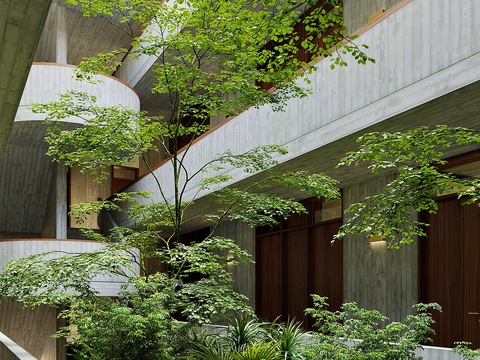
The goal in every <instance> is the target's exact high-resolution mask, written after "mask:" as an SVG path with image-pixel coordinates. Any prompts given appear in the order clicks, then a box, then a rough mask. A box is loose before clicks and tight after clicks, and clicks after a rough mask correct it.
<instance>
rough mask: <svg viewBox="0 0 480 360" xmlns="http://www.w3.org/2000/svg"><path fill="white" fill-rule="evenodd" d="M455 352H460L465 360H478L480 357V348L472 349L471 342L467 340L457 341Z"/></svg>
mask: <svg viewBox="0 0 480 360" xmlns="http://www.w3.org/2000/svg"><path fill="white" fill-rule="evenodd" d="M455 345H456V346H455V348H454V349H453V352H454V353H456V354H460V355H461V356H462V359H463V360H476V359H478V358H480V349H476V350H472V349H471V348H470V347H469V346H470V345H471V343H469V342H466V341H459V342H456V343H455Z"/></svg>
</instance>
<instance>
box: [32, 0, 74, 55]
mask: <svg viewBox="0 0 480 360" xmlns="http://www.w3.org/2000/svg"><path fill="white" fill-rule="evenodd" d="M35 61H43V62H56V63H60V64H66V63H67V24H66V8H65V7H63V6H61V5H59V4H57V3H55V2H54V3H53V4H52V6H51V8H50V12H49V13H48V18H47V21H46V24H45V27H44V29H43V33H42V37H41V38H40V43H39V46H38V49H37V53H36V55H35Z"/></svg>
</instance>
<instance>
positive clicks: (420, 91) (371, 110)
mask: <svg viewBox="0 0 480 360" xmlns="http://www.w3.org/2000/svg"><path fill="white" fill-rule="evenodd" d="M478 16H480V2H475V1H459V2H452V1H449V0H416V1H411V0H404V1H400V2H399V3H398V4H396V5H395V6H393V7H392V8H390V9H388V10H387V11H386V12H385V13H383V15H381V16H380V17H378V18H376V19H374V20H373V21H371V22H370V23H368V24H367V25H366V26H364V27H363V28H361V29H360V30H359V31H358V32H357V33H358V34H359V37H358V39H356V43H358V44H368V45H369V47H370V48H369V49H368V50H367V51H368V55H369V56H371V57H373V58H375V59H376V63H375V64H370V63H369V64H367V65H357V64H356V63H355V61H354V60H353V59H350V60H349V59H345V60H347V61H349V65H348V66H347V67H341V68H338V67H337V68H335V69H334V70H331V69H330V64H331V63H330V61H329V60H328V59H327V60H322V61H320V62H319V63H318V64H317V71H316V72H314V73H313V74H311V75H310V76H309V79H310V80H311V84H310V85H308V84H306V83H304V84H302V85H304V86H306V87H310V88H311V89H312V94H311V95H309V96H307V97H306V98H303V99H292V100H290V101H289V103H288V106H287V107H286V109H285V111H284V112H274V111H272V108H271V107H269V106H262V107H260V108H258V109H257V108H253V107H252V108H250V109H248V110H247V111H244V112H243V113H241V114H240V115H238V116H236V117H235V118H232V119H230V120H228V121H226V122H224V123H222V124H220V125H219V126H217V127H216V128H214V129H212V130H211V131H210V132H209V133H207V135H206V136H204V137H202V138H201V139H200V140H199V141H197V142H196V143H195V144H194V145H193V147H192V148H191V150H190V153H189V156H187V159H186V160H185V164H184V165H185V166H186V168H187V169H188V170H189V172H190V173H193V172H195V171H196V170H197V169H198V168H200V166H201V165H203V164H205V163H206V162H208V161H209V160H211V159H213V158H215V157H216V156H217V155H218V154H221V153H222V152H223V151H225V150H226V149H230V150H231V151H232V152H234V153H243V152H246V151H248V150H250V149H252V148H254V147H256V146H258V145H267V144H279V145H284V146H286V147H287V148H288V150H289V153H288V155H286V156H284V157H282V158H280V159H279V161H280V162H281V163H282V166H284V167H285V168H288V169H299V168H301V169H306V170H311V171H315V172H318V171H321V172H327V173H328V174H330V175H332V176H334V177H337V178H338V179H340V180H341V181H342V182H343V183H347V182H351V181H355V180H358V179H356V178H358V176H361V174H360V175H359V173H358V172H351V171H348V172H347V171H345V170H335V164H336V163H337V162H338V160H339V159H340V158H341V157H342V156H343V155H344V154H345V152H346V151H348V150H352V149H354V148H355V141H354V140H355V138H356V137H357V136H358V135H360V134H362V133H364V132H366V131H373V130H390V131H398V130H404V129H407V128H412V127H415V126H421V125H431V124H441V123H445V124H449V125H455V126H467V127H468V126H470V127H475V126H477V124H478V114H480V102H478V101H477V94H478V88H479V87H480V82H479V80H480V67H479V66H478V65H479V64H480V23H479V22H478V21H477V20H476V19H477V18H478ZM225 171H226V172H228V173H230V174H233V175H238V177H237V179H239V180H244V181H248V177H249V176H251V175H250V174H241V173H239V172H237V170H235V169H227V170H225ZM155 175H156V177H157V178H158V180H159V181H160V183H163V184H168V183H170V182H171V179H172V169H171V166H170V164H169V163H168V162H167V163H165V164H163V165H162V166H160V167H159V168H157V169H156V170H155ZM198 185H199V183H198V181H197V182H195V181H192V182H191V183H190V184H189V186H188V191H187V198H188V197H190V198H191V197H192V196H193V195H194V194H195V193H196V192H197V190H198ZM130 189H131V190H139V189H147V190H152V191H154V190H155V181H154V179H153V177H152V176H146V177H144V178H142V179H140V180H139V181H138V182H137V183H135V184H134V185H132V186H131V187H130ZM164 190H165V192H166V196H167V197H169V198H171V197H173V189H172V188H169V187H168V186H167V187H166V188H165V189H164ZM188 195H189V196H188ZM203 195H206V193H203ZM124 220H125V219H124ZM119 222H120V223H121V222H122V220H121V219H119Z"/></svg>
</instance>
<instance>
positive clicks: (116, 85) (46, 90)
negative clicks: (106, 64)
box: [15, 63, 140, 124]
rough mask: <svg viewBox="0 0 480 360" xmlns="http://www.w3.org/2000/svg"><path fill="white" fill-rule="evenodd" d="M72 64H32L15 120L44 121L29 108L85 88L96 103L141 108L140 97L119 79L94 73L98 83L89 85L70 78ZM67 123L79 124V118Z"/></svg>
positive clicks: (73, 68)
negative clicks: (94, 97) (95, 98)
mask: <svg viewBox="0 0 480 360" xmlns="http://www.w3.org/2000/svg"><path fill="white" fill-rule="evenodd" d="M74 70H75V67H74V66H70V65H64V64H56V63H33V65H32V68H31V70H30V75H29V76H28V80H27V84H26V86H25V89H24V91H23V95H22V99H21V100H20V106H19V108H18V111H17V115H16V117H15V121H26V120H43V119H44V118H45V116H44V115H43V114H34V113H33V112H32V111H30V110H29V109H28V106H30V105H32V104H33V103H42V102H49V101H57V100H58V99H59V96H60V94H62V93H65V92H66V91H69V90H75V91H84V92H87V93H89V94H91V95H94V96H96V97H97V103H98V105H102V106H114V105H119V104H120V105H124V106H126V107H129V108H132V109H134V110H139V109H140V100H139V98H138V96H137V94H136V93H135V91H134V90H133V89H132V88H131V87H129V86H128V85H126V84H125V83H123V82H122V81H120V80H118V79H116V78H114V77H110V76H104V75H97V79H98V80H100V81H101V82H99V83H97V84H90V83H88V82H86V81H78V80H75V78H74V77H73V72H74ZM67 121H68V122H73V123H80V124H81V123H82V122H83V121H82V120H81V119H79V118H70V119H68V120H67Z"/></svg>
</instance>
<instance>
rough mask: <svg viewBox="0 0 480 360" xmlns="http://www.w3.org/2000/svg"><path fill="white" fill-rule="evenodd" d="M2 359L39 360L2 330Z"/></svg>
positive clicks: (0, 342) (0, 341) (0, 334)
mask: <svg viewBox="0 0 480 360" xmlns="http://www.w3.org/2000/svg"><path fill="white" fill-rule="evenodd" d="M0 359H2V360H38V359H37V358H36V357H34V356H33V355H31V354H30V353H29V352H27V351H26V350H25V349H24V348H22V347H21V346H20V345H18V344H17V343H16V342H15V341H13V340H12V339H10V338H9V337H8V336H7V335H5V334H4V333H2V332H0Z"/></svg>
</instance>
